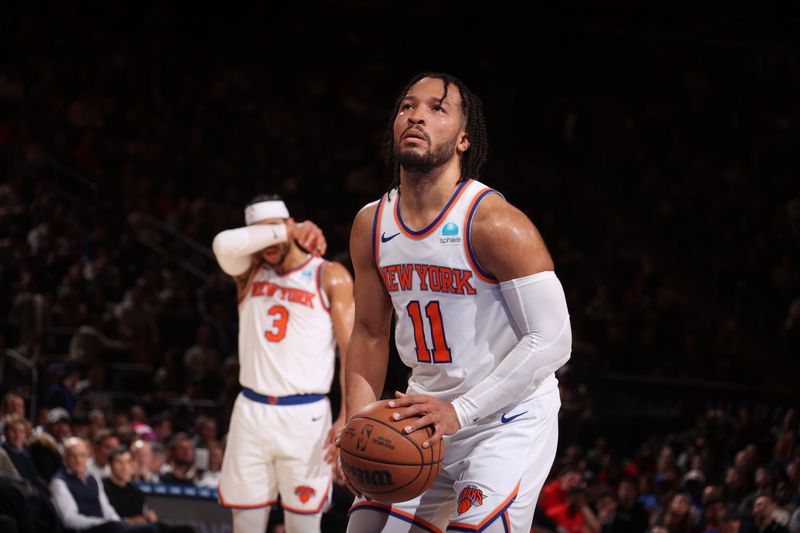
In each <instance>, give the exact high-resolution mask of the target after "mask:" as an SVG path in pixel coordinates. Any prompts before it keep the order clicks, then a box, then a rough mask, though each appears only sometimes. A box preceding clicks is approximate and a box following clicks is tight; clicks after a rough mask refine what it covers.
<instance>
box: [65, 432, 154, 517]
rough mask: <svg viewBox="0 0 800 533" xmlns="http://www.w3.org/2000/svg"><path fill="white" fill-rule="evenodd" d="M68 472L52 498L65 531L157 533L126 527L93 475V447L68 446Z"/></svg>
mask: <svg viewBox="0 0 800 533" xmlns="http://www.w3.org/2000/svg"><path fill="white" fill-rule="evenodd" d="M64 449H65V451H64V463H65V465H64V468H62V469H61V470H59V471H58V473H56V475H55V476H54V477H53V479H52V481H51V482H50V494H51V495H52V499H53V505H54V506H55V508H56V512H57V513H58V516H59V517H60V518H61V522H62V523H63V524H64V526H65V527H67V528H70V529H74V530H77V531H89V532H91V533H121V532H125V533H133V532H136V533H157V532H158V530H157V529H156V528H155V527H153V526H151V525H149V524H148V525H145V524H142V525H126V524H124V523H123V522H121V520H120V517H119V515H118V514H117V512H116V511H115V510H114V508H113V507H112V506H111V504H110V503H109V501H108V497H107V496H106V493H105V491H104V490H103V487H102V485H101V484H100V482H98V481H97V479H95V477H94V476H92V475H91V474H89V472H88V470H87V468H86V463H87V462H88V460H89V446H88V444H87V443H86V441H84V440H83V439H80V438H78V437H71V438H69V439H67V441H66V442H65V443H64Z"/></svg>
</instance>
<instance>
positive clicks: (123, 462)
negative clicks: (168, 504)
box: [103, 447, 194, 533]
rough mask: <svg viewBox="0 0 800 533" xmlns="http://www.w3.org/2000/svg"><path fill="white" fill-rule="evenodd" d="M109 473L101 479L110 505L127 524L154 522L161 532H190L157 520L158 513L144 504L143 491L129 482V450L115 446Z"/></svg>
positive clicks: (130, 469)
mask: <svg viewBox="0 0 800 533" xmlns="http://www.w3.org/2000/svg"><path fill="white" fill-rule="evenodd" d="M109 466H110V469H111V475H110V476H109V477H107V478H106V479H104V480H103V486H104V488H105V491H106V495H107V496H108V500H109V502H111V506H112V507H113V508H114V510H115V511H117V514H119V515H120V516H121V517H122V518H123V520H125V521H126V522H127V523H129V524H154V525H155V526H156V527H157V528H158V530H159V531H160V532H161V533H166V532H169V533H190V532H192V531H194V530H193V529H192V528H190V527H183V526H168V525H166V524H163V523H159V522H158V515H157V514H156V512H155V511H153V510H152V509H147V508H146V506H145V496H144V493H143V492H142V491H141V490H139V489H138V488H137V487H136V486H134V485H132V484H131V478H132V476H133V471H134V468H135V466H134V462H133V455H132V454H131V452H130V450H127V449H125V448H123V447H120V448H117V449H115V450H113V451H112V452H111V455H110V456H109Z"/></svg>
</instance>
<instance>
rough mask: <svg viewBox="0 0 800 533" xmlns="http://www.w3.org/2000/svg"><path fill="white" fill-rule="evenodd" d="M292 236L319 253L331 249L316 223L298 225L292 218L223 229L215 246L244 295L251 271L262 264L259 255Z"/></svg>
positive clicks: (215, 239)
mask: <svg viewBox="0 0 800 533" xmlns="http://www.w3.org/2000/svg"><path fill="white" fill-rule="evenodd" d="M290 238H291V239H294V240H296V241H297V243H298V244H300V246H302V247H303V248H305V249H306V250H309V251H311V252H312V253H314V254H315V255H322V254H324V253H325V250H326V248H327V243H326V241H325V236H324V235H323V234H322V230H320V229H319V227H318V226H317V225H316V224H314V223H313V222H311V221H308V220H307V221H304V222H300V223H299V224H295V223H294V220H292V219H291V218H290V219H288V221H287V222H286V224H260V223H255V224H252V225H249V226H244V227H242V228H236V229H230V230H225V231H222V232H220V233H218V234H217V235H216V236H215V237H214V241H213V242H212V244H211V249H212V250H213V251H214V256H215V257H216V258H217V263H219V266H220V268H221V269H222V271H223V272H225V273H226V274H228V275H229V276H231V277H233V279H234V281H235V282H236V288H237V292H238V293H239V297H241V295H242V292H243V291H244V289H245V287H246V286H247V283H248V281H249V278H250V274H251V273H252V271H253V270H254V268H256V267H258V265H260V264H261V259H260V257H258V256H257V255H255V254H256V253H257V252H259V251H261V250H263V249H264V248H268V247H269V246H272V245H274V244H279V243H282V242H286V241H287V240H288V239H290Z"/></svg>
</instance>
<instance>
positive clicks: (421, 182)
mask: <svg viewBox="0 0 800 533" xmlns="http://www.w3.org/2000/svg"><path fill="white" fill-rule="evenodd" d="M455 163H456V164H455V165H446V166H444V167H439V168H436V169H433V170H432V171H430V172H426V173H424V174H423V173H413V174H412V173H409V172H405V171H404V170H402V169H401V171H400V207H401V209H402V211H403V218H406V216H409V217H413V216H419V217H422V218H424V217H425V216H426V214H433V216H434V217H435V216H437V215H438V214H439V212H440V211H441V210H442V208H443V207H444V206H445V204H446V203H447V202H448V201H449V200H450V198H452V196H453V192H454V191H455V190H456V188H457V187H458V179H459V177H460V172H461V169H460V167H459V165H458V161H456V162H455ZM423 227H424V225H423Z"/></svg>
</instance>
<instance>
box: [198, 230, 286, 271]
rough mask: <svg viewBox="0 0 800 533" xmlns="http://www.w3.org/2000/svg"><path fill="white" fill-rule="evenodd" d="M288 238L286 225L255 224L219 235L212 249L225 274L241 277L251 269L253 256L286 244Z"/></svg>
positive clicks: (215, 238)
mask: <svg viewBox="0 0 800 533" xmlns="http://www.w3.org/2000/svg"><path fill="white" fill-rule="evenodd" d="M286 238H287V235H286V225H285V224H254V225H252V226H245V227H243V228H236V229H229V230H225V231H223V232H221V233H218V234H217V236H216V237H214V242H213V243H212V244H211V249H212V250H214V255H215V256H216V258H217V263H219V266H220V268H222V271H223V272H225V273H226V274H228V275H229V276H239V275H241V274H244V273H245V272H247V269H249V268H250V256H251V255H252V254H254V253H255V252H257V251H259V250H263V249H264V248H266V247H268V246H272V245H273V244H278V243H281V242H285V241H286Z"/></svg>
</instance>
